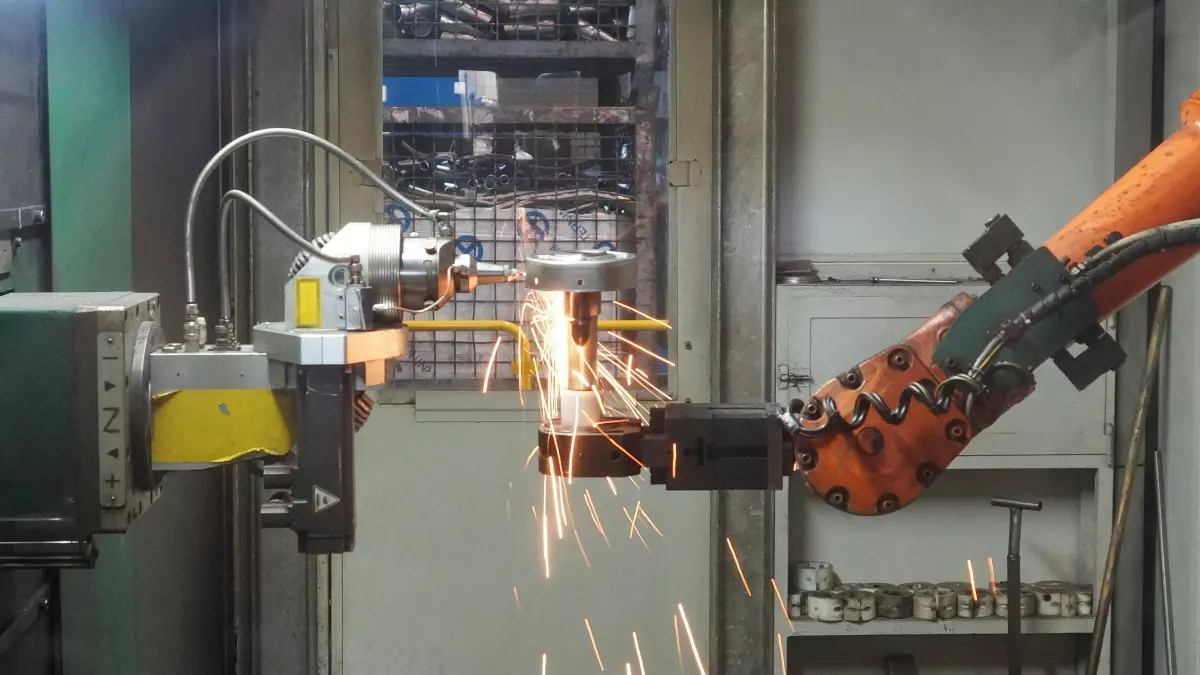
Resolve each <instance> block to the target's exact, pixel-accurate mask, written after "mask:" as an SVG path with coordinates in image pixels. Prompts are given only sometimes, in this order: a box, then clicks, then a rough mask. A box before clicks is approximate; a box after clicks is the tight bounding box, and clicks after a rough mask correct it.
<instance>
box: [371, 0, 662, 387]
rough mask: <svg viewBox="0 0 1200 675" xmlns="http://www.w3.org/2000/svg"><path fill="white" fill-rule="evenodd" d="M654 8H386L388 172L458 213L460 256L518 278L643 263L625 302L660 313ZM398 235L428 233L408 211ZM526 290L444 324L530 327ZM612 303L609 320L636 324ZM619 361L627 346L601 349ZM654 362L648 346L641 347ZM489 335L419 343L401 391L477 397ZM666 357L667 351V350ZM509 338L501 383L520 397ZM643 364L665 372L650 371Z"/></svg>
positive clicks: (557, 4)
mask: <svg viewBox="0 0 1200 675" xmlns="http://www.w3.org/2000/svg"><path fill="white" fill-rule="evenodd" d="M659 9H660V4H659V0H636V2H635V1H634V0H578V1H575V0H393V1H390V2H385V3H383V38H384V40H383V42H384V50H383V57H384V75H385V77H384V92H383V98H384V108H383V133H384V138H383V149H384V168H383V169H384V173H385V176H386V177H387V178H388V180H389V181H391V182H392V183H393V184H394V185H396V186H397V188H398V189H400V190H402V191H404V192H405V194H408V195H409V196H411V197H412V198H413V199H414V200H416V201H418V202H420V203H422V204H425V205H428V206H430V207H433V208H436V209H438V210H440V211H446V212H449V213H450V214H451V217H452V219H453V224H454V228H455V233H456V237H457V238H458V242H457V246H458V252H459V253H469V254H470V255H472V256H475V257H476V258H477V259H479V260H481V261H486V262H494V263H501V264H517V265H519V264H520V263H521V261H522V260H523V258H524V256H525V255H528V254H529V253H532V252H535V251H541V252H545V251H550V250H555V249H576V248H593V247H601V248H611V249H613V250H620V251H628V252H632V253H636V254H637V255H638V264H639V270H638V279H639V281H638V287H637V289H636V290H634V291H630V292H628V293H625V294H623V297H621V298H619V300H620V301H621V302H624V303H627V304H628V305H630V306H633V307H636V308H637V309H638V310H640V311H642V312H645V313H648V314H652V315H658V314H659V313H660V305H661V303H660V302H659V299H658V288H657V275H658V273H659V269H658V268H659V261H658V260H657V256H656V247H657V246H658V241H659V239H660V232H661V229H662V228H661V224H660V218H659V207H658V176H659V175H660V174H661V173H662V172H660V171H656V162H657V161H658V160H659V159H660V158H659V153H658V144H657V143H656V138H657V136H656V131H657V129H656V125H657V117H656V115H657V111H658V99H659V85H658V83H657V82H656V81H655V70H656V68H657V67H658V66H659V65H660V64H659V62H658V59H657V58H656V54H657V53H658V52H657V50H658V47H659V44H660V40H659V30H660V28H659V21H660V19H661V18H662V17H660V16H659ZM386 210H387V213H386V215H387V217H388V218H389V219H390V220H392V221H393V222H400V223H402V224H405V225H410V226H412V227H415V228H417V229H418V230H419V228H420V227H427V226H428V225H420V224H417V223H413V222H412V218H411V214H408V213H407V212H406V211H405V210H404V209H403V208H401V207H400V206H399V205H395V204H388V205H387V206H386ZM524 298H525V289H524V287H523V286H522V285H519V284H517V285H513V284H507V285H502V286H495V287H486V288H481V289H477V290H476V291H475V292H474V293H473V294H471V295H470V296H460V298H459V299H457V300H456V301H454V302H452V303H450V304H449V305H447V306H446V307H445V308H443V309H441V310H439V311H437V312H435V313H433V316H432V317H429V316H423V317H416V318H425V319H428V318H432V319H434V320H485V321H488V320H493V321H494V320H500V321H512V322H518V323H519V322H520V321H521V318H522V317H521V314H520V309H521V303H522V301H523V300H524ZM616 300H618V298H616V297H608V296H607V295H606V297H605V304H604V308H603V312H602V315H601V319H613V318H633V317H634V315H633V314H632V313H631V312H629V311H627V310H621V309H619V308H618V307H617V306H616V305H615V304H614V301H616ZM601 337H602V339H604V341H605V343H606V344H607V346H609V348H610V349H612V350H613V351H614V352H615V353H617V354H620V355H621V358H627V355H628V353H629V350H632V351H634V352H636V351H637V349H635V348H633V347H629V346H628V345H627V344H626V343H623V342H621V341H620V340H619V339H617V338H613V337H611V336H605V335H602V336H601ZM628 337H635V338H636V339H637V341H638V342H639V343H640V344H641V345H642V346H643V347H645V348H649V349H659V348H658V347H656V346H655V345H656V344H657V341H656V339H655V338H654V337H653V336H646V335H638V336H628ZM496 340H497V334H496V333H493V332H482V331H481V332H437V333H428V332H426V333H421V332H414V333H413V334H412V336H411V340H410V357H409V358H408V359H406V360H402V361H400V362H399V363H398V364H397V368H396V372H395V373H394V376H395V381H396V383H397V384H398V385H399V386H404V387H415V388H438V389H471V388H479V386H480V384H481V381H482V380H483V379H484V378H485V376H487V374H488V370H489V369H488V363H489V360H490V357H491V354H492V351H493V349H492V348H493V346H494V345H495V343H496ZM659 351H661V350H659ZM516 354H517V353H516V351H515V346H514V345H513V344H512V341H511V340H509V339H507V338H505V339H503V340H501V342H500V346H499V348H498V350H497V353H496V358H495V362H496V363H497V364H499V365H498V366H497V367H496V368H495V369H494V371H492V372H491V379H492V382H493V384H492V386H493V387H500V388H505V387H508V388H512V387H514V386H516V381H517V380H516V375H515V374H514V373H513V371H512V370H511V369H510V368H509V365H508V364H510V363H512V362H513V361H514V360H516V358H517V357H516ZM639 356H640V358H639V359H638V361H639V365H640V366H641V367H642V368H644V369H645V371H646V372H648V373H650V374H651V375H656V374H658V370H657V369H656V368H655V364H654V363H650V362H651V361H653V359H650V358H648V357H646V356H645V355H644V354H641V355H639Z"/></svg>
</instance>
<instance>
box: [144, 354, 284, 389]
mask: <svg viewBox="0 0 1200 675" xmlns="http://www.w3.org/2000/svg"><path fill="white" fill-rule="evenodd" d="M149 363H150V368H149V371H150V386H151V389H152V391H153V392H154V393H155V394H156V395H158V394H165V393H167V392H171V391H176V390H181V389H188V390H193V389H272V388H275V387H280V386H282V385H283V384H284V383H283V382H282V381H280V380H278V379H276V380H274V381H273V380H272V377H271V368H270V364H269V360H268V359H267V355H266V354H265V353H264V352H261V351H258V350H256V349H255V348H254V346H253V345H241V346H239V347H238V348H237V349H236V350H228V351H227V350H218V349H214V348H212V347H207V348H204V349H202V350H200V351H198V352H187V351H182V350H175V349H173V350H172V351H166V350H162V349H160V350H158V351H156V352H154V353H152V354H150V359H149Z"/></svg>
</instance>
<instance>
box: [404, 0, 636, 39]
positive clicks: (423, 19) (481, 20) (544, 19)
mask: <svg viewBox="0 0 1200 675" xmlns="http://www.w3.org/2000/svg"><path fill="white" fill-rule="evenodd" d="M383 10H384V11H383V17H384V18H383V20H384V26H385V29H388V30H389V32H390V33H391V35H394V36H396V37H405V38H415V39H438V38H440V39H443V40H449V39H460V40H495V39H501V40H548V41H549V40H595V41H601V42H621V41H625V40H632V39H633V38H634V37H635V34H634V28H633V21H634V14H633V10H634V3H633V0H395V1H393V2H385V3H384V7H383Z"/></svg>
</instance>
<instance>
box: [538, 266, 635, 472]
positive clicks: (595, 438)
mask: <svg viewBox="0 0 1200 675" xmlns="http://www.w3.org/2000/svg"><path fill="white" fill-rule="evenodd" d="M525 279H526V283H527V284H529V286H530V287H532V288H533V289H535V290H538V291H542V292H545V293H562V295H563V297H562V301H561V307H562V310H561V311H562V316H561V318H560V319H558V320H561V321H564V322H565V324H566V325H565V326H564V327H563V330H561V331H552V333H558V332H561V333H562V335H561V336H557V337H558V338H559V339H563V340H566V341H567V344H566V345H562V348H561V350H560V355H559V356H557V357H556V359H558V360H559V361H561V362H559V361H556V363H555V364H554V367H555V368H560V369H562V371H561V373H560V374H561V375H562V376H561V377H559V378H558V383H559V391H558V392H557V395H556V397H554V400H555V401H556V405H555V409H553V410H550V411H548V413H547V414H548V417H549V419H547V420H545V421H544V422H543V423H542V426H541V429H540V430H539V432H538V448H539V459H538V469H539V470H540V471H541V472H542V473H543V474H546V475H551V474H553V473H557V474H559V475H572V476H577V477H592V478H601V477H620V476H634V475H637V473H638V472H639V471H640V470H641V469H642V467H643V466H644V464H643V463H642V461H641V459H640V458H639V456H638V454H639V441H640V438H641V433H642V429H641V425H640V424H638V423H637V422H636V421H634V420H628V419H622V418H614V417H609V416H608V413H609V412H610V410H609V409H608V408H606V407H605V406H604V404H603V402H602V401H601V400H600V390H599V387H598V386H597V382H596V381H597V380H598V379H599V376H598V375H597V373H598V372H599V370H598V366H597V364H596V361H597V354H598V351H599V341H598V339H597V322H598V320H599V317H600V305H601V293H603V292H606V291H619V290H624V289H627V288H632V287H633V286H635V285H636V283H637V260H636V258H635V257H634V256H633V255H632V254H630V253H621V252H618V251H607V250H603V249H592V250H583V251H556V252H552V253H544V254H537V255H533V256H530V258H529V259H528V260H527V261H526V263H525Z"/></svg>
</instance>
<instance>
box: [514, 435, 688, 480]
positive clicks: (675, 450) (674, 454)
mask: <svg viewBox="0 0 1200 675" xmlns="http://www.w3.org/2000/svg"><path fill="white" fill-rule="evenodd" d="M534 451H535V452H536V451H537V448H534ZM531 456H532V455H531ZM678 460H679V446H678V445H676V444H675V443H672V444H671V478H674V477H675V465H676V463H677V462H678ZM525 466H529V462H526V463H525Z"/></svg>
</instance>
